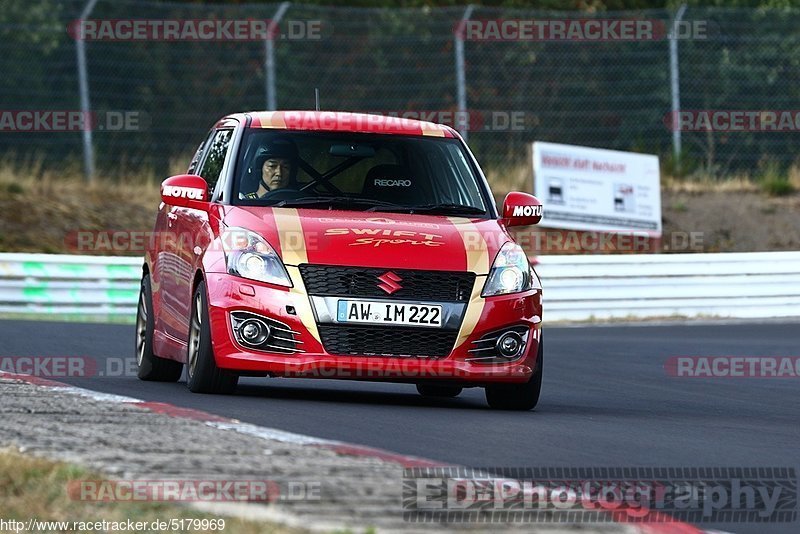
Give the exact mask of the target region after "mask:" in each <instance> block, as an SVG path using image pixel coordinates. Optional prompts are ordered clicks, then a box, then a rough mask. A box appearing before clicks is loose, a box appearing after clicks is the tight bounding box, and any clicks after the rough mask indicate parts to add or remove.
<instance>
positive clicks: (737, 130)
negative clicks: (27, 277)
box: [0, 0, 800, 182]
mask: <svg viewBox="0 0 800 534" xmlns="http://www.w3.org/2000/svg"><path fill="white" fill-rule="evenodd" d="M4 4H7V5H4V9H3V10H2V11H0V72H2V77H0V99H1V100H0V101H1V102H2V105H0V108H2V110H4V111H3V112H4V115H5V116H4V117H0V119H2V122H3V124H0V151H1V152H0V158H2V159H4V160H5V162H6V163H7V164H13V165H17V166H29V167H30V168H32V169H37V170H42V169H47V170H54V169H55V170H59V171H61V170H65V171H66V170H74V171H75V172H83V171H84V163H83V161H84V160H83V157H84V148H85V144H84V143H85V142H86V141H87V137H86V136H85V133H84V132H82V131H75V129H69V128H66V130H67V131H61V130H59V128H55V127H52V124H51V125H47V124H45V126H44V127H41V128H35V127H34V128H27V127H24V126H25V125H21V124H20V121H19V112H20V111H26V110H28V111H30V110H37V111H39V112H46V111H54V110H79V109H81V94H80V93H81V83H80V76H79V65H80V60H79V56H80V54H79V52H78V48H79V46H78V45H79V41H80V40H81V39H80V37H78V38H76V35H75V24H74V21H75V20H76V19H79V18H81V17H82V14H83V15H85V16H84V17H83V18H85V19H88V20H91V21H94V22H95V23H97V24H99V23H100V22H103V21H105V22H109V23H110V27H111V28H112V29H113V30H114V31H116V32H117V33H115V34H112V35H102V34H93V35H90V36H88V37H87V35H86V34H85V33H82V34H81V35H82V36H83V37H84V38H83V40H82V41H83V43H82V45H81V46H82V47H83V48H84V51H85V59H86V65H87V68H86V73H87V76H86V86H85V87H86V89H87V91H86V97H87V98H88V103H89V106H90V108H91V110H92V112H93V113H96V114H100V115H103V116H104V117H111V118H114V117H117V119H119V117H123V119H120V120H116V119H115V121H110V119H108V118H105V119H103V120H99V121H98V122H99V124H96V125H95V127H94V128H93V131H92V132H91V133H92V135H91V147H92V148H93V149H94V154H95V155H94V160H95V161H96V165H97V176H98V177H101V178H102V177H123V176H128V175H133V174H142V173H145V174H148V175H151V176H153V177H154V178H156V179H160V178H163V177H164V176H166V175H167V173H168V172H170V171H174V170H177V169H179V168H180V167H182V166H183V167H185V165H186V163H187V162H188V159H189V157H190V156H191V153H192V151H193V149H194V148H195V147H196V145H197V143H199V141H200V140H201V138H202V137H203V135H204V134H205V132H206V131H207V129H208V127H209V126H210V125H211V124H212V123H213V122H214V121H215V120H216V119H218V118H219V117H220V116H222V115H225V114H228V113H231V112H234V111H242V110H251V109H265V108H268V106H269V104H270V101H271V100H272V101H274V104H275V105H276V107H277V109H313V107H314V90H315V88H318V89H319V92H320V97H321V105H322V108H323V109H332V110H348V111H370V112H380V113H389V114H402V113H407V116H409V117H412V118H416V117H420V118H423V119H430V120H434V121H437V122H452V123H454V125H455V126H456V127H458V128H459V129H461V130H466V133H467V135H468V141H469V144H470V146H471V147H472V148H473V150H474V151H475V152H476V155H477V156H478V158H479V160H481V161H482V163H483V164H484V165H485V166H486V167H487V168H488V169H489V170H490V172H491V173H492V175H493V176H501V177H502V176H503V175H504V174H507V175H509V176H517V175H525V174H526V173H528V174H529V172H530V171H529V159H528V146H529V144H530V143H531V142H532V141H534V140H542V141H553V142H562V143H571V144H580V145H588V146H595V147H603V148H613V149H621V150H635V151H643V152H650V153H656V154H659V155H660V156H661V157H662V161H663V162H664V165H665V166H668V167H669V168H668V169H667V170H668V171H670V170H671V169H672V167H674V163H675V160H674V158H673V153H674V150H675V148H676V144H677V143H680V146H681V147H682V156H683V157H682V158H681V159H682V165H683V170H684V172H691V171H692V170H693V169H697V168H700V169H703V170H704V171H710V172H711V173H712V174H715V175H717V176H720V177H725V176H728V175H730V174H732V173H739V172H742V173H749V174H754V173H757V172H758V170H759V168H761V167H763V166H764V165H769V164H775V165H783V166H786V165H789V164H791V163H793V162H794V161H795V158H796V155H795V154H796V152H797V149H798V148H800V141H798V137H800V136H798V130H800V121H797V122H798V124H794V125H792V126H793V127H791V128H790V127H786V125H784V126H785V127H782V128H772V129H770V128H769V127H764V126H763V124H762V123H761V122H758V121H757V123H753V121H752V120H751V121H750V122H749V123H745V124H744V125H741V124H734V125H733V127H732V126H731V124H730V121H731V113H732V112H733V111H739V112H747V113H750V116H751V117H752V114H753V113H756V115H757V118H758V117H762V115H763V114H764V113H768V112H770V113H771V112H776V113H778V115H779V116H780V113H781V112H782V111H786V112H791V113H796V110H797V109H800V106H798V104H797V102H798V101H799V100H798V97H800V84H798V83H797V78H798V77H800V33H799V32H797V31H796V23H795V21H796V20H797V17H798V15H800V12H798V11H789V10H781V11H778V10H742V9H739V10H735V9H720V8H714V9H711V8H689V9H688V10H685V12H683V13H681V19H682V20H683V21H686V23H687V26H686V27H690V28H694V29H697V28H701V30H700V31H697V32H694V33H692V34H691V35H690V36H688V37H689V38H677V39H674V40H671V39H670V38H669V35H668V34H669V31H670V30H671V29H673V28H677V26H673V21H674V20H675V18H676V13H675V12H672V11H645V12H642V11H637V12H610V13H601V14H591V15H590V14H586V13H575V12H570V13H567V12H542V11H531V10H519V9H503V8H494V7H491V8H489V7H478V6H475V7H474V8H469V7H467V6H463V7H448V8H419V9H384V8H351V7H324V6H311V5H303V4H294V3H291V4H289V3H285V4H277V3H276V4H257V5H256V4H251V5H221V4H205V5H201V4H177V3H153V2H144V1H138V0H114V1H111V0H99V1H97V2H96V4H95V3H94V2H93V1H92V0H67V1H56V0H38V1H28V0H6V2H4ZM87 8H91V9H90V10H88V12H87V11H86V10H87ZM277 16H280V23H278V24H277V28H278V31H277V33H275V34H274V35H271V37H272V38H271V39H270V38H265V39H257V38H252V35H251V36H250V38H247V39H244V40H237V39H235V38H234V39H228V38H226V37H225V36H223V38H219V39H212V40H206V39H203V38H196V37H193V36H192V35H188V36H187V35H181V36H179V37H177V38H175V37H171V38H166V39H162V38H157V37H154V36H153V35H152V27H151V29H150V30H149V31H151V33H150V34H147V33H144V34H141V35H139V36H138V37H137V36H136V35H133V36H130V35H128V34H125V35H122V33H121V32H120V31H119V30H120V28H121V27H122V26H120V24H119V22H120V21H133V20H137V21H151V22H152V21H182V22H183V23H186V21H190V22H191V21H195V22H197V21H226V20H235V21H247V20H272V21H275V22H277V20H276V19H277ZM465 17H466V18H468V20H469V23H468V24H467V25H465V24H464V23H463V22H462V19H464V18H465ZM531 21H539V22H542V21H545V22H546V23H547V26H546V28H545V34H541V33H540V34H534V35H533V36H531V35H528V34H524V31H522V30H523V29H524V28H529V26H526V23H530V22H531ZM589 21H594V22H595V23H599V24H601V25H604V27H605V29H608V28H617V26H616V25H622V26H624V25H625V24H626V23H629V22H631V21H639V22H641V21H650V22H651V23H652V25H651V26H652V28H655V35H645V36H644V37H641V36H635V37H634V38H626V37H625V36H624V35H620V34H615V33H613V32H612V33H611V34H610V35H605V36H604V37H602V38H599V39H598V38H593V37H591V36H589V37H587V35H585V34H582V33H581V32H587V31H588V30H589V29H592V28H594V27H593V26H591V25H590V24H589ZM698 22H699V23H701V24H700V25H699V26H698V25H697V23H698ZM503 23H505V25H504V24H503ZM570 23H577V24H578V26H577V27H576V28H572V29H571V30H570V28H571V27H570ZM565 24H566V27H567V34H563V35H554V34H553V32H554V31H555V30H554V29H555V28H558V27H563V26H564V25H565ZM559 25H561V26H559ZM97 27H99V26H95V29H96V28H97ZM81 28H83V29H82V30H81V31H84V30H85V27H83V26H82V27H81ZM537 28H539V29H540V30H541V29H542V27H537ZM572 30H575V31H577V33H569V32H570V31H572ZM498 32H499V33H498ZM678 37H683V36H678ZM671 56H672V57H671ZM459 85H460V87H459ZM676 105H677V106H678V107H679V109H680V110H693V111H692V113H694V114H691V117H692V118H693V119H694V120H695V122H691V123H687V124H685V125H684V126H683V127H681V128H680V129H682V130H684V131H682V132H681V133H680V135H679V136H677V137H676V135H675V134H674V132H673V129H674V128H675V124H674V122H671V118H672V117H674V115H673V114H671V113H672V112H673V110H674V107H675V106H676ZM698 110H716V111H723V112H726V113H728V115H727V117H728V123H725V124H718V123H713V124H712V125H711V127H707V124H705V123H703V122H702V121H701V122H696V119H697V117H699V116H700V115H698V114H697V111H698ZM793 110H794V111H793ZM9 111H11V112H12V113H10V114H9V113H8V112H9ZM115 113H116V115H114V114H115ZM131 114H134V115H135V121H134V122H133V123H132V125H128V126H129V127H125V126H124V117H127V116H128V115H131ZM9 116H10V117H11V118H10V119H9ZM794 116H795V115H792V117H794ZM15 121H16V122H15ZM109 121H110V122H114V124H111V123H110V122H109ZM45 122H46V121H45ZM120 124H122V126H120ZM754 124H755V125H754ZM115 125H116V126H115ZM20 126H23V127H20ZM767 126H769V125H767ZM32 130H45V131H32ZM62 130H63V128H62ZM514 180H515V179H514V178H512V179H511V181H512V182H513V181H514Z"/></svg>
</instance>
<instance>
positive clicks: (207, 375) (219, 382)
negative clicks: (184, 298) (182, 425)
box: [186, 282, 239, 395]
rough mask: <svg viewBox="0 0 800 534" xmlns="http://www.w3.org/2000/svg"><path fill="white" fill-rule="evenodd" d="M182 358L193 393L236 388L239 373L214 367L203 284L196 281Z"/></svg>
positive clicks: (228, 392) (221, 392) (190, 389)
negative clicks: (187, 334)
mask: <svg viewBox="0 0 800 534" xmlns="http://www.w3.org/2000/svg"><path fill="white" fill-rule="evenodd" d="M187 350H188V354H187V358H186V376H187V378H186V385H187V386H188V387H189V391H191V392H193V393H216V394H223V395H228V394H231V393H233V391H234V390H235V389H236V384H237V383H238V382H239V376H238V375H236V374H235V373H231V372H229V371H225V370H224V369H220V368H219V367H217V362H216V360H215V359H214V350H213V348H212V346H211V324H210V323H209V320H208V299H207V297H206V284H205V282H200V283H199V284H198V285H197V289H195V291H194V295H193V297H192V313H191V319H190V320H189V343H188V348H187Z"/></svg>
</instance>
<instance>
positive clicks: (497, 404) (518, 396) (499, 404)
mask: <svg viewBox="0 0 800 534" xmlns="http://www.w3.org/2000/svg"><path fill="white" fill-rule="evenodd" d="M543 355H544V343H543V342H542V339H541V337H540V338H539V352H538V353H537V356H536V362H537V365H536V372H535V373H534V374H533V376H531V378H530V380H528V381H527V382H525V383H524V384H497V385H494V386H487V387H486V402H488V403H489V407H491V408H494V409H495V410H533V409H534V408H535V407H536V404H537V403H538V402H539V394H540V393H541V392H542V357H543Z"/></svg>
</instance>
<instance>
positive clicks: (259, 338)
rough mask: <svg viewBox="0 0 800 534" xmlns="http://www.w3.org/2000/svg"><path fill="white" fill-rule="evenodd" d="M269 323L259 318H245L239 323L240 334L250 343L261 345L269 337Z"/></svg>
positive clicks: (243, 339)
mask: <svg viewBox="0 0 800 534" xmlns="http://www.w3.org/2000/svg"><path fill="white" fill-rule="evenodd" d="M269 334H270V330H269V325H267V324H266V323H265V322H264V321H260V320H259V319H245V320H244V321H242V324H241V325H239V335H241V337H242V341H244V342H245V343H247V344H248V345H254V346H255V345H261V344H262V343H264V342H265V341H266V340H267V338H268V337H269Z"/></svg>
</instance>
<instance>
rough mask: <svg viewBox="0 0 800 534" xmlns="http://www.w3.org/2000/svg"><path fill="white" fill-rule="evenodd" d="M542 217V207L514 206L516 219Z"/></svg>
mask: <svg viewBox="0 0 800 534" xmlns="http://www.w3.org/2000/svg"><path fill="white" fill-rule="evenodd" d="M541 215H542V207H541V206H514V213H513V216H514V217H539V216H541Z"/></svg>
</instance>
